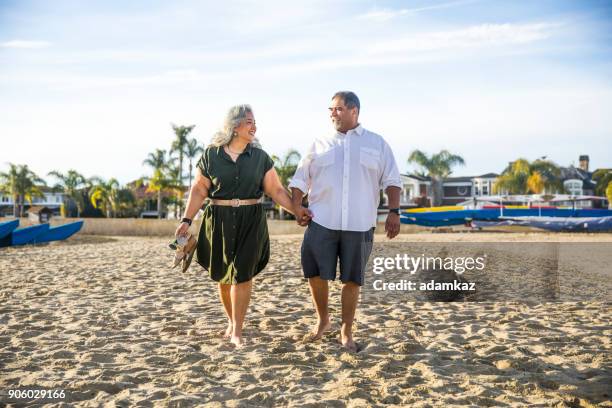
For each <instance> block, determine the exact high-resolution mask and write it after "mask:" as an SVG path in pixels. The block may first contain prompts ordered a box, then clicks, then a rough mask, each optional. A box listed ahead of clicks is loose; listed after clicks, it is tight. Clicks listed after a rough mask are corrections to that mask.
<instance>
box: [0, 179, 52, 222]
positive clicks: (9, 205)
mask: <svg viewBox="0 0 612 408" xmlns="http://www.w3.org/2000/svg"><path fill="white" fill-rule="evenodd" d="M40 190H41V192H42V193H43V197H34V198H33V199H32V202H31V203H30V202H29V201H27V200H26V201H25V203H24V205H25V210H26V211H27V209H28V208H29V207H31V206H41V207H48V208H49V209H50V210H52V211H53V213H54V214H56V215H59V213H60V207H61V206H62V202H63V201H64V193H62V192H58V191H54V190H53V189H51V188H49V187H46V186H42V187H40ZM2 214H11V215H12V214H13V197H12V196H11V195H8V194H2V193H0V215H2Z"/></svg>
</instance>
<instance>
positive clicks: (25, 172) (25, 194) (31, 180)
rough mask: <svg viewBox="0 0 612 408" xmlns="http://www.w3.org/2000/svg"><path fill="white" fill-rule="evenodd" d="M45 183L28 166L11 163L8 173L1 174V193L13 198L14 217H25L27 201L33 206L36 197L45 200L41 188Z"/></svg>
mask: <svg viewBox="0 0 612 408" xmlns="http://www.w3.org/2000/svg"><path fill="white" fill-rule="evenodd" d="M44 185H46V183H45V181H44V180H43V179H41V178H40V177H38V175H36V173H34V172H33V171H32V170H30V169H29V168H28V166H27V165H26V164H19V165H16V164H12V163H9V170H8V171H7V172H0V191H2V192H3V193H5V194H9V195H10V196H11V197H12V198H13V216H15V217H17V216H19V217H23V215H24V207H25V201H28V202H29V203H30V204H32V200H33V199H34V198H35V197H40V198H43V197H44V196H45V195H44V194H43V192H42V190H41V187H42V186H44Z"/></svg>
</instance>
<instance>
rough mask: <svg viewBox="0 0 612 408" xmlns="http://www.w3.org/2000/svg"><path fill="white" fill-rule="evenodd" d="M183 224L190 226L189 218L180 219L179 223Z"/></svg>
mask: <svg viewBox="0 0 612 408" xmlns="http://www.w3.org/2000/svg"><path fill="white" fill-rule="evenodd" d="M183 222H184V223H185V224H187V225H189V226H191V218H181V223H183Z"/></svg>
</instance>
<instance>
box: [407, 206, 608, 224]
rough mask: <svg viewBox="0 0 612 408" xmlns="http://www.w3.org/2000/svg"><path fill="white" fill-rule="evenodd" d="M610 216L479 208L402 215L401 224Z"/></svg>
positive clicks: (598, 212)
mask: <svg viewBox="0 0 612 408" xmlns="http://www.w3.org/2000/svg"><path fill="white" fill-rule="evenodd" d="M610 216H612V211H611V210H606V209H569V208H542V209H539V208H504V209H503V210H501V209H499V208H481V209H468V210H455V211H424V212H408V213H403V214H402V216H401V218H400V221H401V222H402V223H403V224H414V225H422V226H426V227H442V226H451V225H461V224H466V223H468V222H470V221H503V220H504V219H508V218H515V217H516V218H518V217H554V218H601V217H610Z"/></svg>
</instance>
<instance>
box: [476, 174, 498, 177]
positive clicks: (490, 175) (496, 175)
mask: <svg viewBox="0 0 612 408" xmlns="http://www.w3.org/2000/svg"><path fill="white" fill-rule="evenodd" d="M497 177H499V174H497V173H486V174H483V175H482V176H476V177H474V178H497Z"/></svg>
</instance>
